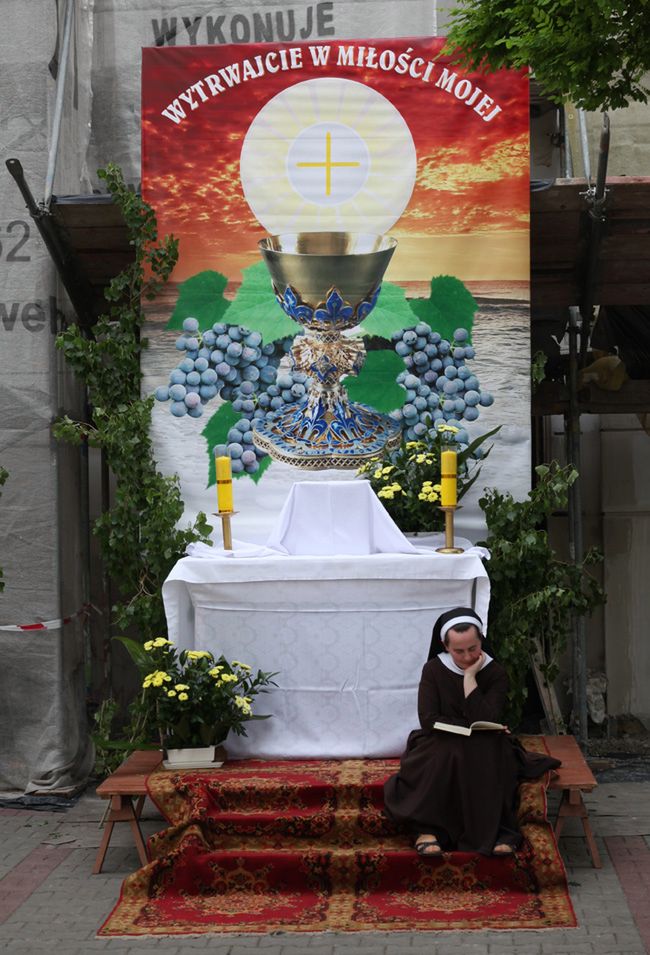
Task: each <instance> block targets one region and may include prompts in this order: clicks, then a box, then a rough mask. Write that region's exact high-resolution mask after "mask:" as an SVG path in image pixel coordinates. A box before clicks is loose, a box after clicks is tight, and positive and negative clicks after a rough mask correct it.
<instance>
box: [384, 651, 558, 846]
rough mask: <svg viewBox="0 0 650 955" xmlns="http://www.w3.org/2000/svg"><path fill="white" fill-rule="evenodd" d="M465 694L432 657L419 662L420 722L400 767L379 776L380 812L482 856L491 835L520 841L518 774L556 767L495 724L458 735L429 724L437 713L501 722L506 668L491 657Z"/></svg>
mask: <svg viewBox="0 0 650 955" xmlns="http://www.w3.org/2000/svg"><path fill="white" fill-rule="evenodd" d="M476 682H477V688H476V689H475V690H474V691H473V692H472V693H470V695H469V696H468V697H467V698H465V696H464V692H463V677H462V676H460V674H457V673H453V672H452V671H451V670H449V669H448V668H447V667H446V666H445V665H444V663H442V662H441V660H440V659H439V658H438V657H434V658H433V659H432V660H429V662H428V663H426V664H425V666H424V669H423V671H422V679H421V681H420V689H419V691H418V716H419V718H420V726H421V729H419V730H413V732H412V733H411V734H410V735H409V738H408V741H407V745H406V752H405V753H404V755H403V756H402V760H401V764H400V769H399V772H398V773H396V774H395V775H394V776H391V777H390V779H388V780H387V781H386V785H385V787H384V799H385V805H386V811H387V812H388V815H389V816H391V818H393V819H394V820H395V821H396V822H398V823H401V824H403V825H405V826H406V827H407V828H409V829H410V830H412V831H413V832H416V833H425V832H426V833H432V834H433V835H435V836H437V838H438V840H439V842H440V845H441V846H442V847H443V849H446V850H452V849H459V850H463V851H475V852H481V853H483V854H485V855H489V854H490V853H491V852H492V849H493V848H494V845H495V843H497V842H507V843H508V844H509V845H512V846H514V847H516V846H518V845H519V843H520V842H521V834H520V833H519V830H518V828H517V821H516V795H517V784H518V781H519V779H522V778H524V779H530V778H534V777H536V776H541V775H542V773H544V772H546V770H548V769H553V768H555V767H556V766H559V765H560V764H559V762H558V760H556V759H553V758H552V757H550V756H548V757H547V756H540V755H538V754H536V753H526V752H525V751H524V750H523V749H521V748H520V747H519V746H518V745H517V744H516V743H515V742H514V740H513V739H512V737H511V736H508V735H506V734H505V733H504V732H502V731H498V732H494V731H480V732H476V733H474V734H472V736H457V735H456V734H455V733H445V732H441V731H440V730H434V729H433V728H432V727H433V724H434V722H435V721H436V720H441V721H442V722H445V723H454V724H457V725H461V726H469V724H470V723H474V722H475V721H476V720H489V721H491V722H496V723H498V722H501V720H502V713H503V708H504V705H505V700H506V693H507V690H508V677H507V675H506V671H505V670H504V668H503V667H502V666H501V664H499V663H497V662H496V661H495V660H492V661H491V662H490V663H489V664H488V665H487V666H486V667H484V668H483V669H482V670H480V671H479V672H478V674H477V676H476Z"/></svg>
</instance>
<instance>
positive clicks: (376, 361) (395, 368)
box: [345, 349, 406, 412]
mask: <svg viewBox="0 0 650 955" xmlns="http://www.w3.org/2000/svg"><path fill="white" fill-rule="evenodd" d="M401 371H404V362H403V361H402V359H401V358H400V357H399V355H396V354H395V352H394V351H392V350H388V349H382V350H381V351H371V352H368V354H367V355H366V360H365V363H364V366H363V368H362V369H361V371H360V372H359V374H358V375H357V376H356V377H352V376H350V377H348V378H346V379H345V387H346V389H347V392H348V394H349V396H350V399H351V400H352V401H360V402H362V403H363V404H364V405H370V406H371V407H372V408H375V409H376V410H377V411H381V412H388V411H393V410H394V409H395V408H401V407H402V405H403V404H404V398H405V397H406V391H405V390H404V388H402V386H401V385H398V384H397V382H396V381H395V379H396V378H397V376H398V375H399V373H400V372H401Z"/></svg>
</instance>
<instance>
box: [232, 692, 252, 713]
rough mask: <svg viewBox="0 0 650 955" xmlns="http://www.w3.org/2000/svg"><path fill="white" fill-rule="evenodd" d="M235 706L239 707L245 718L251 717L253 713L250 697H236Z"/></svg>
mask: <svg viewBox="0 0 650 955" xmlns="http://www.w3.org/2000/svg"><path fill="white" fill-rule="evenodd" d="M235 706H237V707H239V709H240V710H241V711H242V713H243V714H244V716H250V714H251V712H252V711H251V708H250V700H249V699H248V697H246V696H236V697H235Z"/></svg>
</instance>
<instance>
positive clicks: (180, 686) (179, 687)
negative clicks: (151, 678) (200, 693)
mask: <svg viewBox="0 0 650 955" xmlns="http://www.w3.org/2000/svg"><path fill="white" fill-rule="evenodd" d="M174 689H175V690H179V691H180V690H189V686H188V685H187V683H177V684H176V686H175V687H174Z"/></svg>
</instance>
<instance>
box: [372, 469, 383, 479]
mask: <svg viewBox="0 0 650 955" xmlns="http://www.w3.org/2000/svg"><path fill="white" fill-rule="evenodd" d="M373 477H374V478H380V477H381V468H377V470H376V471H375V472H374V474H373Z"/></svg>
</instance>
